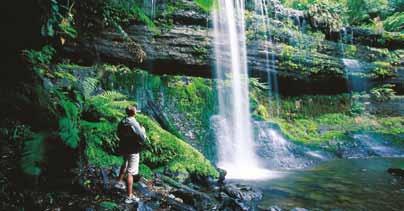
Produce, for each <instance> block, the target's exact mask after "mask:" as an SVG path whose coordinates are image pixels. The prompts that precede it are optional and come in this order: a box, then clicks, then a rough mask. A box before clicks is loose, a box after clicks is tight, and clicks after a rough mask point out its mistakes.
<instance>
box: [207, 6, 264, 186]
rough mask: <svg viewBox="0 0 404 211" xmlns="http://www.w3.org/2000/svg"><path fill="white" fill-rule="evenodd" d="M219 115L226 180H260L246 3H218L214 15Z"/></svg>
mask: <svg viewBox="0 0 404 211" xmlns="http://www.w3.org/2000/svg"><path fill="white" fill-rule="evenodd" d="M212 15H213V22H214V38H215V39H214V41H215V56H216V77H217V79H218V80H217V81H218V82H217V88H218V97H219V115H218V116H217V117H216V123H217V126H218V128H217V131H216V136H217V141H218V166H219V167H221V168H223V169H225V170H226V171H227V178H233V179H259V178H265V177H266V176H267V171H266V170H263V169H261V168H260V164H259V161H258V157H257V156H256V152H255V144H254V140H253V134H252V124H251V117H250V106H249V96H248V72H247V61H246V60H247V56H246V42H245V26H244V0H218V6H217V8H216V9H215V10H214V11H213V14H212Z"/></svg>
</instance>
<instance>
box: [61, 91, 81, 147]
mask: <svg viewBox="0 0 404 211" xmlns="http://www.w3.org/2000/svg"><path fill="white" fill-rule="evenodd" d="M58 96H59V105H60V106H61V107H62V109H63V112H64V116H63V117H62V118H60V119H59V135H60V138H61V139H62V140H63V142H64V143H65V144H66V145H67V146H69V147H70V148H72V149H75V148H77V146H78V145H79V142H80V135H79V133H80V129H79V127H80V126H79V119H80V112H81V111H80V109H79V108H78V107H77V105H76V104H74V103H73V102H72V101H70V100H69V99H67V98H66V97H65V96H64V95H63V94H61V93H59V94H58Z"/></svg>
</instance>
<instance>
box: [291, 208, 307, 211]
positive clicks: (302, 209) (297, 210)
mask: <svg viewBox="0 0 404 211" xmlns="http://www.w3.org/2000/svg"><path fill="white" fill-rule="evenodd" d="M290 211H309V210H308V209H306V208H300V207H295V208H293V209H291V210H290Z"/></svg>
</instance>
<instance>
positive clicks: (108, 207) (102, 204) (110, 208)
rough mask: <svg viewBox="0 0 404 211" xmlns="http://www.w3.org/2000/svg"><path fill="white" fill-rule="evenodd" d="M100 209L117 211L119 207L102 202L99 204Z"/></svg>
mask: <svg viewBox="0 0 404 211" xmlns="http://www.w3.org/2000/svg"><path fill="white" fill-rule="evenodd" d="M99 205H100V207H102V208H103V209H104V210H108V211H111V210H119V206H118V204H116V203H115V202H112V201H103V202H101V203H100V204H99Z"/></svg>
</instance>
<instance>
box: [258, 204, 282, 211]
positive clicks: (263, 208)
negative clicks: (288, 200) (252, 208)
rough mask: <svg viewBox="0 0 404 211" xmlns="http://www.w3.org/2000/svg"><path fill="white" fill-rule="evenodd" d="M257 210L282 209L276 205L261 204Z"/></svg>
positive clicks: (272, 210)
mask: <svg viewBox="0 0 404 211" xmlns="http://www.w3.org/2000/svg"><path fill="white" fill-rule="evenodd" d="M258 210H262V211H282V208H280V207H278V206H276V205H275V206H269V207H264V206H262V205H258Z"/></svg>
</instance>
